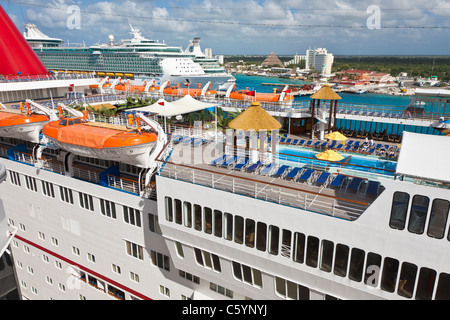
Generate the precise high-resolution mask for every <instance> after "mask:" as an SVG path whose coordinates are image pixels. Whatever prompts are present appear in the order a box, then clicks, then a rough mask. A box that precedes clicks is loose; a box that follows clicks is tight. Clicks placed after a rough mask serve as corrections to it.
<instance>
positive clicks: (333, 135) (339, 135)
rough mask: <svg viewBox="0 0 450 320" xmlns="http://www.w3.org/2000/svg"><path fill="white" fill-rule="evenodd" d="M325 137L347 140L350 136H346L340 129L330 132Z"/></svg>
mask: <svg viewBox="0 0 450 320" xmlns="http://www.w3.org/2000/svg"><path fill="white" fill-rule="evenodd" d="M325 139H330V140H339V141H342V140H347V139H348V138H347V137H346V136H344V135H343V134H342V133H340V132H339V131H335V132H332V133H329V134H327V135H326V136H325Z"/></svg>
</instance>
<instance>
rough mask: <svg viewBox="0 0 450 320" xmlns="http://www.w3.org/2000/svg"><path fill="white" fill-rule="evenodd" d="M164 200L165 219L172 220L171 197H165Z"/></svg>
mask: <svg viewBox="0 0 450 320" xmlns="http://www.w3.org/2000/svg"><path fill="white" fill-rule="evenodd" d="M164 200H165V205H166V220H167V221H173V212H172V198H170V197H165V198H164Z"/></svg>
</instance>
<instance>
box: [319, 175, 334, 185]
mask: <svg viewBox="0 0 450 320" xmlns="http://www.w3.org/2000/svg"><path fill="white" fill-rule="evenodd" d="M330 175H331V173H329V172H322V173H321V174H320V176H319V177H318V178H317V180H316V184H317V185H319V186H321V185H324V184H325V183H326V182H327V181H328V178H329V177H330Z"/></svg>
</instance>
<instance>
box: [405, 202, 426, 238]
mask: <svg viewBox="0 0 450 320" xmlns="http://www.w3.org/2000/svg"><path fill="white" fill-rule="evenodd" d="M429 203H430V199H429V198H428V197H425V196H420V195H415V196H414V197H413V200H412V206H411V212H410V214H409V223H408V231H409V232H413V233H417V234H422V233H423V231H424V228H425V221H426V219H427V212H428V205H429Z"/></svg>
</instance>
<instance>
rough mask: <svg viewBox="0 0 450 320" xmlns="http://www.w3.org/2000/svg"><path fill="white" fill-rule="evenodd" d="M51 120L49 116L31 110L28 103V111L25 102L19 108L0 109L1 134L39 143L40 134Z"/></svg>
mask: <svg viewBox="0 0 450 320" xmlns="http://www.w3.org/2000/svg"><path fill="white" fill-rule="evenodd" d="M49 121H50V117H49V116H47V115H44V114H38V113H34V112H31V111H30V105H29V104H28V103H27V111H25V110H24V108H23V104H21V108H20V109H19V110H18V109H0V136H2V137H8V138H17V139H21V140H25V141H31V142H34V143H38V142H39V134H40V132H41V130H42V128H43V127H44V126H45V124H46V123H48V122H49Z"/></svg>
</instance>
